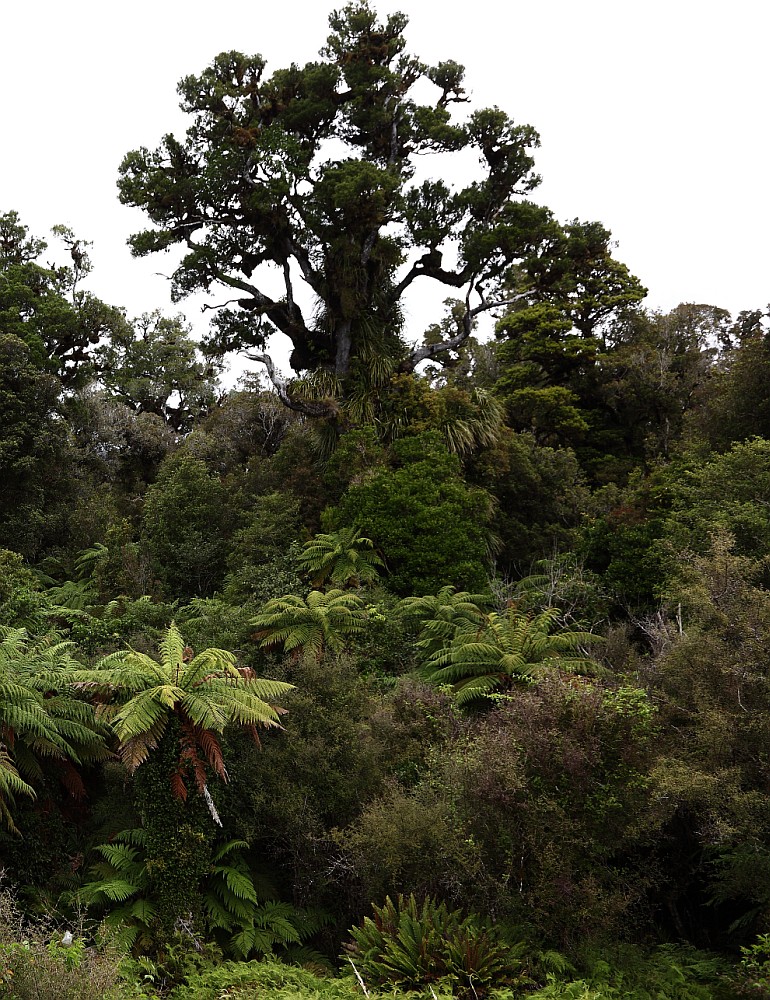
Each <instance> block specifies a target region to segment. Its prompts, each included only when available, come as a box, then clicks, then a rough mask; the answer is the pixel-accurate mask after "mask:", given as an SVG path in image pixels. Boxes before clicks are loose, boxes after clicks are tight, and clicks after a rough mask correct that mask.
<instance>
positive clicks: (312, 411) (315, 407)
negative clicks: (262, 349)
mask: <svg viewBox="0 0 770 1000" xmlns="http://www.w3.org/2000/svg"><path fill="white" fill-rule="evenodd" d="M246 357H247V358H248V359H249V361H258V362H259V363H260V364H263V365H264V366H265V368H266V369H267V374H268V377H269V378H270V381H271V382H272V384H273V387H274V389H275V391H276V393H277V394H278V398H279V399H280V401H281V402H282V403H283V405H284V406H286V407H288V409H290V410H294V412H295V413H304V414H305V415H306V416H308V417H334V416H336V415H337V407H336V406H335V405H334V404H333V403H332V402H323V401H320V400H319V401H318V402H315V401H313V400H309V399H294V398H293V397H292V396H291V395H290V394H289V380H288V379H285V378H282V377H281V375H279V373H278V371H277V369H276V367H275V363H274V361H273V359H272V358H271V357H270V355H269V354H249V353H247V354H246Z"/></svg>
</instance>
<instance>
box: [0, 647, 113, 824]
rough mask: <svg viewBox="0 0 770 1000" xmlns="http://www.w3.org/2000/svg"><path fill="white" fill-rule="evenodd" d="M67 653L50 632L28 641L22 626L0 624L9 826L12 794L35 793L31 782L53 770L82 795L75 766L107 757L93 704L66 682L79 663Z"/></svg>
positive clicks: (3, 776)
mask: <svg viewBox="0 0 770 1000" xmlns="http://www.w3.org/2000/svg"><path fill="white" fill-rule="evenodd" d="M72 653H73V644H72V643H71V642H65V641H63V640H61V638H60V637H59V636H57V635H55V634H50V635H48V636H46V637H45V638H44V639H40V640H37V641H32V640H30V638H29V636H28V635H27V633H26V631H25V630H24V629H8V628H4V627H0V733H1V734H2V741H1V742H0V816H1V817H2V818H3V820H4V822H5V823H6V824H7V825H8V826H9V828H10V829H11V830H14V831H15V830H16V828H15V826H14V822H13V819H12V815H11V809H12V807H13V803H14V796H15V795H18V794H22V795H28V796H34V795H35V792H34V789H33V788H32V786H31V785H32V784H35V785H39V784H41V783H42V782H43V779H44V773H45V772H51V771H53V772H54V773H55V774H56V773H58V776H59V778H60V780H61V781H62V782H63V784H64V785H65V787H67V788H68V790H69V791H70V793H71V794H72V795H73V796H74V797H75V798H83V797H84V795H85V788H84V786H83V783H82V780H81V778H80V776H79V774H78V772H77V770H76V769H75V766H74V765H79V764H82V763H87V762H89V761H93V760H103V759H104V757H105V756H107V750H106V747H105V745H104V742H103V740H102V737H101V732H102V730H101V727H100V726H99V725H97V723H96V722H95V721H94V711H93V708H92V707H91V706H90V705H88V704H87V703H86V702H84V701H81V700H79V699H77V698H76V697H74V696H73V694H72V689H71V688H70V686H69V685H70V682H71V678H72V676H73V673H74V671H75V668H76V667H77V666H79V664H77V663H76V662H75V661H74V660H73V657H72ZM44 762H45V764H44ZM44 767H45V772H44ZM22 776H23V778H22ZM23 779H26V780H23Z"/></svg>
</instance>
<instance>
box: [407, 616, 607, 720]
mask: <svg viewBox="0 0 770 1000" xmlns="http://www.w3.org/2000/svg"><path fill="white" fill-rule="evenodd" d="M557 621H558V611H556V610H555V609H554V608H549V609H547V610H545V611H542V612H541V613H540V614H538V615H529V614H522V613H521V612H519V611H517V610H516V608H509V609H508V611H507V612H506V614H497V613H496V612H492V613H490V614H489V615H487V616H486V621H485V623H484V626H483V628H479V627H477V626H474V625H473V624H472V623H468V625H467V626H464V627H461V628H458V630H457V632H456V634H455V636H454V638H453V639H452V640H451V642H450V643H449V644H448V645H446V646H445V647H444V648H441V649H438V650H436V651H435V652H433V653H432V654H431V656H430V657H429V658H428V660H427V662H426V663H425V666H424V668H423V675H424V676H425V677H426V678H427V679H429V680H430V681H431V682H433V683H434V684H451V685H452V686H453V688H454V691H455V693H456V695H457V700H458V702H459V703H460V704H465V703H468V702H470V701H473V700H476V699H478V698H483V697H485V696H487V695H489V694H490V693H492V692H494V691H498V690H501V689H502V690H506V689H507V688H509V687H511V686H512V685H513V684H516V683H519V684H527V683H530V682H531V681H532V680H533V679H534V678H535V677H537V675H538V674H540V673H541V672H542V671H543V670H544V669H546V668H547V667H551V668H558V669H561V670H567V671H570V672H583V673H592V672H593V671H595V670H596V669H597V666H596V663H595V662H594V661H593V660H592V659H590V657H588V656H587V655H586V653H585V652H584V649H583V647H586V646H590V645H591V644H595V643H598V642H600V641H601V640H600V637H599V636H595V635H593V634H592V633H590V632H578V631H570V630H567V629H562V630H561V631H559V632H556V633H554V634H552V632H551V630H552V628H553V627H554V625H555V624H556V622H557Z"/></svg>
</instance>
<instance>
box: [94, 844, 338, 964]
mask: <svg viewBox="0 0 770 1000" xmlns="http://www.w3.org/2000/svg"><path fill="white" fill-rule="evenodd" d="M149 842H150V837H149V836H148V834H147V832H146V831H145V830H141V829H137V830H124V831H122V832H121V833H118V834H116V835H115V836H114V837H113V838H112V841H111V842H110V843H109V844H100V845H99V846H97V847H96V851H97V853H98V854H100V855H101V859H100V860H99V861H97V863H96V864H95V865H94V866H93V867H92V869H91V875H92V876H95V877H92V879H91V881H89V882H86V883H85V884H84V885H83V886H82V887H81V889H80V890H79V891H78V894H77V896H78V899H79V900H82V901H83V902H85V903H86V904H88V905H89V906H90V907H93V908H94V909H95V910H96V911H97V912H101V914H102V915H103V917H104V922H105V924H106V925H107V926H108V927H110V928H113V929H114V931H115V934H116V939H117V940H118V941H119V942H120V944H121V946H122V947H124V948H128V949H133V951H134V953H135V954H139V955H141V954H145V953H147V952H148V951H152V950H153V949H154V948H155V947H156V946H157V943H158V929H159V928H158V920H159V916H160V909H161V908H160V907H159V904H158V900H157V899H156V898H155V890H156V888H157V885H156V882H155V876H154V874H153V870H154V868H155V867H157V864H158V859H153V858H152V857H151V856H150V854H149V850H148V848H149V846H150V845H149ZM246 848H248V844H246V842H245V841H240V840H231V841H228V842H227V843H224V844H222V845H221V846H220V847H218V848H217V850H216V851H215V852H214V854H213V856H212V858H211V864H210V865H209V866H208V868H207V869H206V870H205V871H203V872H202V873H201V876H200V878H199V880H198V884H197V885H196V886H195V887H193V891H195V892H198V893H200V896H201V900H202V909H203V921H204V923H203V928H202V930H203V933H204V934H205V935H206V936H207V937H210V938H214V939H216V940H217V941H218V943H219V944H220V945H221V946H222V947H223V949H224V950H225V952H226V953H227V954H229V955H233V956H235V957H236V958H242V959H245V958H248V957H250V956H251V955H265V954H272V953H274V952H276V951H281V950H284V951H285V950H286V948H287V947H289V946H291V945H296V944H300V943H301V942H302V941H303V940H304V939H305V938H306V937H308V936H309V935H310V934H312V933H313V932H315V931H316V930H318V928H319V927H320V926H322V925H323V922H324V920H323V917H322V915H318V914H312V913H310V912H309V911H303V910H299V909H296V908H295V907H293V906H291V905H289V904H287V903H281V902H278V901H277V900H275V899H271V898H270V896H271V895H272V894H273V892H274V890H272V889H271V887H270V886H267V887H265V888H266V889H267V892H268V895H267V898H266V897H265V889H264V888H263V887H262V886H261V885H260V883H259V880H258V879H256V878H255V877H254V876H253V874H252V872H251V870H250V868H249V865H248V864H247V862H246V859H245V857H244V854H243V851H244V849H246ZM177 917H178V919H179V920H183V919H184V917H185V914H184V913H181V912H180V913H178V914H177Z"/></svg>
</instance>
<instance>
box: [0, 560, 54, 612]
mask: <svg viewBox="0 0 770 1000" xmlns="http://www.w3.org/2000/svg"><path fill="white" fill-rule="evenodd" d="M48 610H49V607H48V601H47V600H46V598H45V597H44V596H43V594H42V593H41V592H40V583H39V580H38V578H37V576H36V575H35V574H34V573H33V572H32V570H30V569H29V568H28V567H27V566H25V564H24V560H23V559H22V557H21V556H20V555H18V553H16V552H10V551H9V550H8V549H0V625H8V626H11V627H13V628H27V629H33V628H35V627H36V626H37V627H39V626H42V625H43V622H44V620H45V617H46V612H47V611H48Z"/></svg>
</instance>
